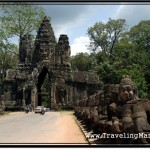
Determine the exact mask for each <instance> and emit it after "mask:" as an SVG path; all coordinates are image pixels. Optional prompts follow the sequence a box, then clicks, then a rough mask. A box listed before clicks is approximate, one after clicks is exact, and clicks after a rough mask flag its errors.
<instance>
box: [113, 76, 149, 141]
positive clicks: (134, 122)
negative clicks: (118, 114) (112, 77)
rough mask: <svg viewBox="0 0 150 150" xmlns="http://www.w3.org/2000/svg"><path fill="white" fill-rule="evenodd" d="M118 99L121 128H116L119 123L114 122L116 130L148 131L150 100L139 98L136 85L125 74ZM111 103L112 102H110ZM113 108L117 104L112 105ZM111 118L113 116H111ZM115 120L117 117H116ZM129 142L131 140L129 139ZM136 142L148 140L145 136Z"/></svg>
mask: <svg viewBox="0 0 150 150" xmlns="http://www.w3.org/2000/svg"><path fill="white" fill-rule="evenodd" d="M119 101H120V102H122V103H121V104H120V106H121V105H122V129H121V130H120V129H119V128H118V126H119V124H117V123H116V127H115V126H114V128H116V129H118V132H120V131H122V132H123V133H141V134H144V133H146V132H150V125H149V123H150V122H149V117H150V116H148V115H147V114H148V113H149V112H150V101H145V100H140V99H139V98H138V96H137V87H136V85H135V83H134V82H133V81H132V80H131V78H129V76H126V77H125V78H123V79H122V81H121V83H120V86H119ZM110 105H112V104H110ZM112 107H113V108H114V111H115V109H116V108H117V105H116V104H114V106H112ZM112 118H113V119H114V118H115V117H112ZM116 122H117V119H116ZM129 142H130V143H132V142H133V141H132V140H130V141H129ZM138 143H142V144H146V143H148V141H147V140H146V139H145V138H141V139H138Z"/></svg>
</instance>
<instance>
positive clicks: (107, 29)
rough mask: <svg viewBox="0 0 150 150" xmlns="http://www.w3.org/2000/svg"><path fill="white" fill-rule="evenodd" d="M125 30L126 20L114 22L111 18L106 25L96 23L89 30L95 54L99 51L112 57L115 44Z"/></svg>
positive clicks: (91, 46) (91, 45)
mask: <svg viewBox="0 0 150 150" xmlns="http://www.w3.org/2000/svg"><path fill="white" fill-rule="evenodd" d="M124 30H125V20H124V19H117V20H113V19H110V18H109V21H108V22H107V23H106V24H105V23H103V22H102V21H100V22H97V23H95V24H94V26H92V27H90V28H89V29H88V35H89V37H90V48H91V50H92V51H94V52H95V51H96V50H98V49H99V50H101V51H104V52H105V53H107V54H109V55H110V56H111V55H112V54H113V49H114V47H115V44H116V42H117V41H118V39H119V37H120V36H121V34H122V31H124Z"/></svg>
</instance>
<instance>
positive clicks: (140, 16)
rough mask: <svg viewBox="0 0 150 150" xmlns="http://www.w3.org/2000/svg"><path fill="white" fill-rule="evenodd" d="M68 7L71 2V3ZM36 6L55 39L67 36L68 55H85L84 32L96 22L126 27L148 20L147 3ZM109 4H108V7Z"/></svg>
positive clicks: (148, 5)
mask: <svg viewBox="0 0 150 150" xmlns="http://www.w3.org/2000/svg"><path fill="white" fill-rule="evenodd" d="M71 4H72V3H71ZM71 4H69V5H65V4H64V3H63V4H61V5H59V4H57V5H51V4H48V3H47V4H46V5H40V6H42V7H43V8H44V9H45V11H46V15H47V16H50V17H51V19H52V20H51V25H52V27H53V30H54V33H55V36H56V38H57V39H58V38H59V36H60V34H67V35H68V37H69V43H70V46H71V55H75V54H77V53H79V52H89V51H88V50H87V46H86V45H89V38H88V35H87V30H88V28H89V27H90V26H92V25H94V24H95V23H96V22H98V21H103V22H107V21H108V19H109V18H111V19H120V18H122V19H126V21H127V25H128V27H129V28H130V27H132V26H134V25H136V24H138V23H139V22H140V21H141V20H150V2H149V3H139V4H138V5H137V4H136V5H135V3H132V5H131V3H113V4H112V3H111V4H110V3H105V5H104V3H96V5H93V4H95V3H92V4H89V3H87V2H86V3H83V4H82V5H81V3H78V5H73V4H72V5H71ZM108 4H109V5H108Z"/></svg>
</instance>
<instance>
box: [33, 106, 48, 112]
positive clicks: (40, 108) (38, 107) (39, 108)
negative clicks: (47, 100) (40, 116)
mask: <svg viewBox="0 0 150 150" xmlns="http://www.w3.org/2000/svg"><path fill="white" fill-rule="evenodd" d="M45 110H46V108H45V107H44V106H37V107H36V108H35V110H34V112H35V113H42V112H43V111H44V112H45Z"/></svg>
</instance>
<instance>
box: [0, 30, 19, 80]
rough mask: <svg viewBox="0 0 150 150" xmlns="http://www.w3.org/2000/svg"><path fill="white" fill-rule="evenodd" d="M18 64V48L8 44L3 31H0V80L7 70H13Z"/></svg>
mask: <svg viewBox="0 0 150 150" xmlns="http://www.w3.org/2000/svg"><path fill="white" fill-rule="evenodd" d="M17 62H18V46H17V45H15V44H12V43H9V42H8V39H7V36H6V34H5V32H4V30H1V29H0V79H1V81H2V80H3V79H4V77H5V73H6V70H7V69H10V68H14V67H15V66H16V64H17Z"/></svg>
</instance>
